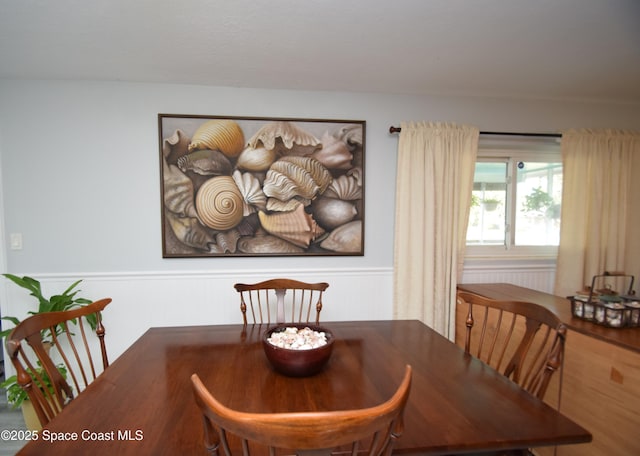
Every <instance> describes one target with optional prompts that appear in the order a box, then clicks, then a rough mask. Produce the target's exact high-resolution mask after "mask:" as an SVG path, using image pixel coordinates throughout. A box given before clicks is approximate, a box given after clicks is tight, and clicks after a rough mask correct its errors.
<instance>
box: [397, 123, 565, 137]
mask: <svg viewBox="0 0 640 456" xmlns="http://www.w3.org/2000/svg"><path fill="white" fill-rule="evenodd" d="M401 131H402V128H400V127H394V126H393V125H391V126H390V127H389V133H400V132H401ZM480 134H481V135H498V136H538V137H543V138H562V134H561V133H514V132H509V131H481V132H480Z"/></svg>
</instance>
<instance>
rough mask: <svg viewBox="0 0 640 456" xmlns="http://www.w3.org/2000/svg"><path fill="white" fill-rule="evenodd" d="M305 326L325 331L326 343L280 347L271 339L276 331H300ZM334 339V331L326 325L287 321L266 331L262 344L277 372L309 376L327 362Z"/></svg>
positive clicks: (320, 331)
mask: <svg viewBox="0 0 640 456" xmlns="http://www.w3.org/2000/svg"><path fill="white" fill-rule="evenodd" d="M305 328H308V329H309V330H311V331H312V332H314V333H323V334H324V336H325V337H326V344H324V345H321V346H318V347H315V348H304V349H300V348H284V347H279V346H276V345H274V344H273V343H272V342H271V341H270V340H271V337H272V335H273V334H274V333H284V332H286V331H291V330H292V329H295V330H297V331H300V330H303V329H305ZM334 340H335V339H334V336H333V333H332V332H331V331H330V330H328V329H327V328H325V327H322V326H316V325H310V324H305V323H301V324H299V323H287V324H281V325H278V326H275V327H273V328H270V329H268V330H267V331H265V333H264V335H263V336H262V346H263V348H264V352H265V354H266V355H267V359H268V360H269V362H270V363H271V365H272V366H273V368H274V369H275V370H276V371H277V372H279V373H281V374H283V375H287V376H289V377H308V376H311V375H315V374H317V373H318V372H320V371H321V370H322V368H323V367H324V366H325V365H326V364H327V361H329V358H330V357H331V353H332V352H333V343H334Z"/></svg>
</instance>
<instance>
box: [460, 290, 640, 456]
mask: <svg viewBox="0 0 640 456" xmlns="http://www.w3.org/2000/svg"><path fill="white" fill-rule="evenodd" d="M458 289H461V290H464V291H468V292H471V293H475V294H478V295H482V296H485V297H488V298H491V299H500V300H517V301H526V302H532V303H535V304H538V305H541V306H544V307H547V308H549V309H550V310H552V311H553V312H554V313H556V314H557V315H558V317H560V319H561V320H562V321H563V322H564V323H565V324H566V326H567V328H568V331H567V342H566V347H565V360H564V372H563V373H562V378H560V376H556V377H557V378H555V379H554V382H553V384H552V385H550V387H549V390H548V391H547V395H546V397H545V402H548V403H549V404H550V405H552V406H554V407H557V404H558V401H560V411H561V412H562V413H563V414H564V415H566V416H568V417H569V418H571V419H572V420H574V421H575V422H577V423H578V424H580V425H582V426H584V427H585V428H586V429H587V430H589V431H590V432H591V433H592V435H593V441H592V442H591V443H587V444H580V445H568V446H565V447H557V449H554V448H539V449H536V453H537V454H540V455H545V456H546V455H554V454H555V455H558V456H574V455H575V456H585V455H589V456H590V455H598V456H600V455H602V456H610V455H632V454H640V437H638V429H640V328H623V329H616V328H608V327H604V326H600V325H596V324H594V323H590V322H588V321H584V320H581V319H579V318H575V317H573V315H572V313H571V302H570V301H569V300H568V299H566V298H562V297H558V296H554V295H551V294H548V293H542V292H539V291H536V290H532V289H528V288H523V287H519V286H516V285H511V284H506V283H489V284H461V285H458ZM465 319H466V309H458V312H457V314H456V333H457V334H458V335H460V334H464V330H465V326H464V324H465ZM456 339H457V340H456V343H458V344H459V345H460V344H461V342H460V340H461V339H460V338H459V337H457V338H456ZM462 340H463V339H462ZM463 343H464V342H462V344H463ZM560 380H562V389H561V392H560V391H559V390H558V387H559V385H560ZM559 393H560V394H559ZM554 450H555V452H554Z"/></svg>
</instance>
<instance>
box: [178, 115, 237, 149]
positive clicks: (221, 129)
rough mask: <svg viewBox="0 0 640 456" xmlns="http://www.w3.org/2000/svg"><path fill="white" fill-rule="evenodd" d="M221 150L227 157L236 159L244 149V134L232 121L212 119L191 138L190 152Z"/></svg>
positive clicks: (201, 126)
mask: <svg viewBox="0 0 640 456" xmlns="http://www.w3.org/2000/svg"><path fill="white" fill-rule="evenodd" d="M197 149H211V150H219V151H220V152H222V153H223V154H225V155H226V156H227V157H236V156H237V155H238V154H240V152H242V149H244V133H243V132H242V129H241V128H240V125H238V123H237V122H235V121H234V120H231V119H212V120H209V121H207V122H204V123H203V124H202V125H200V126H199V127H198V129H197V130H196V131H195V133H194V134H193V137H192V138H191V144H189V150H190V151H194V150H197Z"/></svg>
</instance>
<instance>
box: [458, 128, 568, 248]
mask: <svg viewBox="0 0 640 456" xmlns="http://www.w3.org/2000/svg"><path fill="white" fill-rule="evenodd" d="M521 161H523V162H543V163H544V162H547V163H554V162H556V163H561V164H562V156H561V154H560V138H555V137H517V138H511V137H500V136H497V135H496V136H493V135H492V136H489V137H482V136H481V137H480V141H479V145H478V154H477V157H476V162H505V163H506V164H507V176H506V180H507V182H506V184H507V190H506V191H507V205H506V207H505V218H506V220H505V234H506V235H505V243H504V244H502V245H473V244H467V245H466V250H465V257H467V258H469V259H499V258H504V259H518V258H527V259H541V260H542V259H555V258H556V257H557V254H558V246H555V245H534V246H529V245H515V228H514V224H515V216H516V211H517V207H516V204H517V201H516V198H515V196H516V193H515V192H516V188H517V185H516V184H517V182H516V172H517V169H516V167H517V163H518V162H521Z"/></svg>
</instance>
